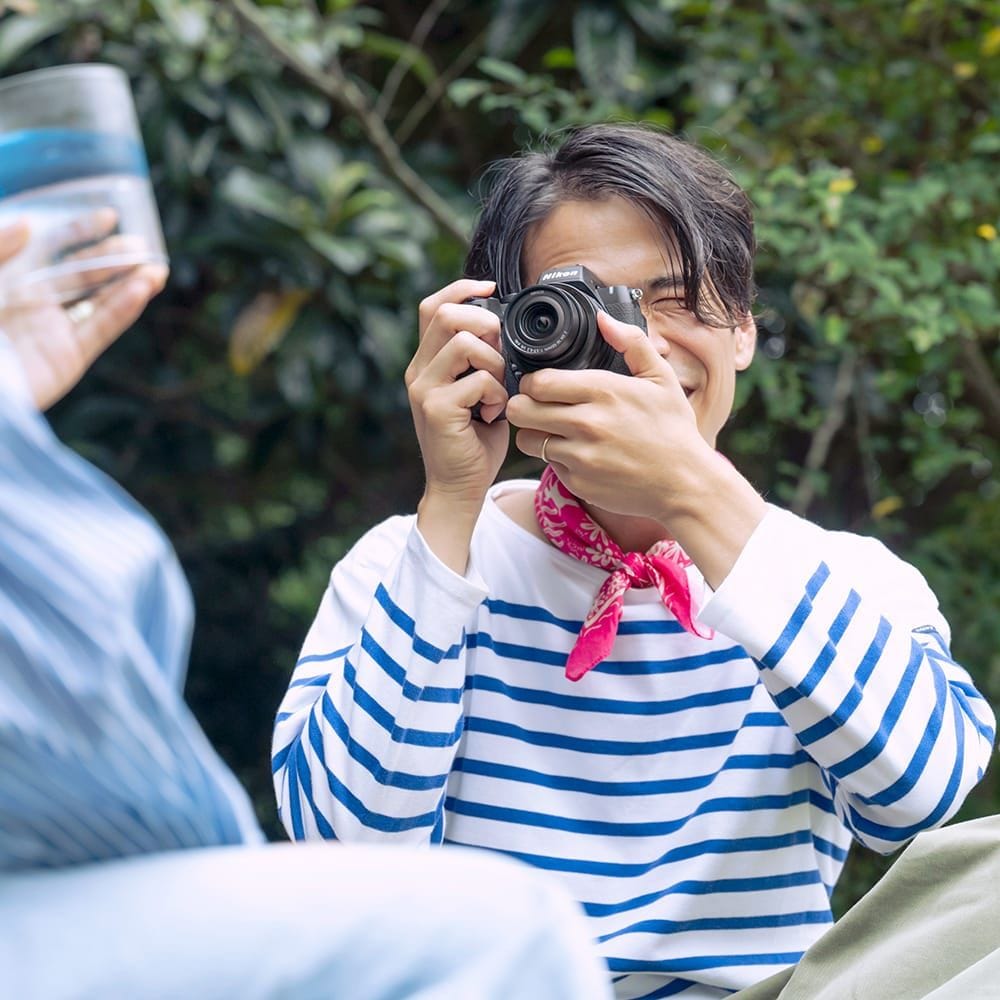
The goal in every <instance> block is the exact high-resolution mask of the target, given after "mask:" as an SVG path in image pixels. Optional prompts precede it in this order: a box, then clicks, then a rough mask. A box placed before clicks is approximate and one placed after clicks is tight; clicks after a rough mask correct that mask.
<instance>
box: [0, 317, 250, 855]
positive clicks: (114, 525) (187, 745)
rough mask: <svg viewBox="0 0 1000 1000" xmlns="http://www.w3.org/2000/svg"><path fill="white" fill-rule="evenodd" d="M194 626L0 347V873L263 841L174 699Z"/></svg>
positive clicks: (124, 499) (156, 558)
mask: <svg viewBox="0 0 1000 1000" xmlns="http://www.w3.org/2000/svg"><path fill="white" fill-rule="evenodd" d="M191 622H192V609H191V598H190V592H189V590H188V586H187V582H186V581H185V579H184V576H183V573H182V572H181V569H180V566H179V565H178V563H177V560H176V558H175V556H174V554H173V551H172V550H171V548H170V546H169V544H168V542H167V541H166V539H165V537H164V536H163V534H162V532H160V530H159V529H158V528H157V527H156V525H155V524H154V523H153V521H152V520H151V519H150V518H149V516H148V515H147V514H146V513H145V512H144V511H142V510H141V508H139V507H138V505H137V504H136V503H135V502H134V501H133V500H131V498H129V497H128V496H127V495H126V494H125V493H123V492H122V490H121V489H120V488H119V487H118V486H117V485H116V484H115V483H113V482H112V481H111V480H109V479H108V478H107V477H106V476H104V475H103V474H101V473H100V472H98V470H97V469H95V468H93V467H92V466H90V465H88V464H87V463H86V462H84V461H83V460H82V459H81V458H80V457H79V456H78V455H76V454H74V453H73V452H71V451H69V450H68V449H67V448H65V447H63V446H62V445H61V444H60V443H59V441H58V440H56V438H55V437H54V436H53V434H52V432H51V430H50V429H49V426H48V424H47V423H46V422H45V420H44V419H43V418H42V417H41V416H40V415H39V414H38V412H37V411H36V410H35V408H34V405H33V404H32V402H31V399H30V396H29V393H28V389H27V385H26V384H25V381H24V377H23V373H22V371H21V369H20V366H19V363H18V361H17V358H16V356H15V355H14V353H13V350H12V349H11V347H10V345H9V343H7V342H6V340H5V339H4V338H3V336H2V335H0V872H4V871H14V870H23V869H28V868H42V867H55V866H59V865H66V864H74V863H80V862H88V861H98V860H103V859H107V858H115V857H122V856H124V855H129V854H140V853H149V852H153V851H161V850H170V849H174V848H182V847H202V846H211V845H215V844H226V843H238V842H242V841H249V842H256V841H259V840H260V839H261V834H260V832H259V830H258V827H257V824H256V820H255V818H254V816H253V812H252V809H251V807H250V803H249V801H248V799H247V797H246V795H245V794H244V792H243V790H242V789H241V788H240V787H239V785H238V783H237V782H236V779H235V778H234V777H233V776H232V774H231V773H230V772H229V771H228V769H227V768H226V767H225V766H224V764H223V763H222V762H221V761H220V760H219V758H218V757H217V756H216V754H215V752H214V751H213V750H212V748H211V746H210V745H209V743H208V741H207V739H206V738H205V736H204V734H203V733H202V732H201V730H200V729H199V727H198V725H197V724H196V722H195V721H194V719H193V718H192V716H191V714H190V712H189V711H188V709H187V707H186V706H185V705H184V702H183V700H182V697H181V686H182V684H183V681H184V675H185V672H186V668H187V656H188V647H189V641H190V635H191Z"/></svg>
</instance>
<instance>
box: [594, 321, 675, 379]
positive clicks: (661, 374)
mask: <svg viewBox="0 0 1000 1000" xmlns="http://www.w3.org/2000/svg"><path fill="white" fill-rule="evenodd" d="M597 325H598V326H599V327H600V330H601V334H602V335H603V337H604V339H605V340H606V341H607V342H608V343H609V344H610V345H611V346H612V347H613V348H614V349H615V350H616V351H618V352H619V353H620V354H621V355H622V356H623V357H624V358H625V364H626V365H628V370H629V371H630V372H631V373H632V374H633V375H634V376H636V378H649V379H654V380H656V381H658V382H662V381H664V380H665V379H667V380H669V378H670V376H669V375H668V374H667V373H668V372H670V373H671V374H672V369H671V368H670V365H669V364H668V363H667V362H666V360H665V359H664V358H661V357H660V355H659V354H657V352H656V348H654V347H653V344H652V342H651V341H650V339H649V337H647V336H646V335H645V334H644V333H643V332H642V330H640V329H639V328H638V327H637V326H631V325H630V324H628V323H622V322H621V321H620V320H617V319H615V318H614V317H613V316H609V315H608V314H607V313H606V312H603V311H602V312H599V313H598V314H597Z"/></svg>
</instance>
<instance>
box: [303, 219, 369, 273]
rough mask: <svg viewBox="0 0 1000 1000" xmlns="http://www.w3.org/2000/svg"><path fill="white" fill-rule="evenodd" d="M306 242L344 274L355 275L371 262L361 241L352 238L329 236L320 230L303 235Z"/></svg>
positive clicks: (367, 249) (366, 247) (366, 246)
mask: <svg viewBox="0 0 1000 1000" xmlns="http://www.w3.org/2000/svg"><path fill="white" fill-rule="evenodd" d="M304 236H305V240H306V242H307V243H308V244H309V246H311V247H312V248H313V249H314V250H315V251H316V252H317V253H320V254H322V255H323V256H324V257H325V258H326V259H327V260H328V261H330V263H331V264H333V266H334V267H336V268H337V269H338V270H341V271H343V272H344V273H345V274H357V273H358V272H359V271H361V270H363V269H364V268H365V267H366V266H367V265H368V264H369V263H370V261H371V251H370V249H369V247H368V244H366V243H365V242H364V241H363V240H359V239H356V238H355V237H352V236H331V235H330V234H329V233H326V232H323V231H322V230H318V229H317V230H310V231H309V232H306V233H305V234H304Z"/></svg>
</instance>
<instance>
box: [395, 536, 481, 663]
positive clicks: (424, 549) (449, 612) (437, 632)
mask: <svg viewBox="0 0 1000 1000" xmlns="http://www.w3.org/2000/svg"><path fill="white" fill-rule="evenodd" d="M406 561H407V562H408V563H409V564H410V567H411V579H410V587H411V588H413V589H414V593H413V597H414V598H416V600H417V602H418V603H414V604H413V605H412V606H413V607H417V606H424V607H427V606H429V607H431V608H433V614H430V615H420V616H419V618H420V625H421V633H422V635H423V637H424V638H425V639H427V640H428V641H429V642H434V643H438V642H442V643H445V644H450V643H451V642H453V641H454V636H455V634H456V632H458V631H461V630H462V629H463V628H465V626H466V625H468V623H469V616H470V614H471V613H472V612H473V611H475V609H476V608H477V607H479V605H480V604H482V603H483V601H484V600H485V599H486V597H487V596H488V594H489V589H488V588H487V586H486V583H485V582H484V581H483V579H482V577H481V576H480V575H479V573H478V572H477V571H476V570H475V569H474V568H472V566H471V565H470V567H469V570H468V572H467V573H466V575H465V576H459V575H458V573H456V572H455V571H454V570H452V569H451V568H449V567H448V566H446V565H445V564H444V563H443V562H442V561H441V560H440V559H438V557H437V556H436V555H435V554H434V553H433V552H432V551H431V549H430V546H429V545H428V544H427V542H426V540H425V539H424V536H423V535H422V534H421V533H420V529H419V528H418V527H417V525H416V519H414V524H413V529H412V531H411V532H410V537H409V538H408V539H407V543H406ZM401 596H402V595H401Z"/></svg>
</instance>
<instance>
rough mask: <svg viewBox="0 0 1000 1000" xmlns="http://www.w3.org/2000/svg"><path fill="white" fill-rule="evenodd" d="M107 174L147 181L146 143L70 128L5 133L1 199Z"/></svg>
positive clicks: (0, 146) (0, 140)
mask: <svg viewBox="0 0 1000 1000" xmlns="http://www.w3.org/2000/svg"><path fill="white" fill-rule="evenodd" d="M106 174H119V175H120V174H132V175H135V176H139V177H143V178H145V177H148V176H149V167H148V165H147V163H146V154H145V153H144V152H143V148H142V145H141V144H140V143H139V142H137V141H136V140H135V139H133V138H131V137H130V136H125V135H110V134H108V133H104V132H83V131H80V130H77V129H68V128H38V129H22V130H20V131H17V132H10V133H8V134H7V135H0V198H9V197H11V196H12V195H16V194H20V193H21V192H23V191H31V190H34V189H35V188H40V187H47V186H48V185H50V184H59V183H61V182H63V181H67V180H80V179H83V178H86V177H99V176H102V175H106Z"/></svg>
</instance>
